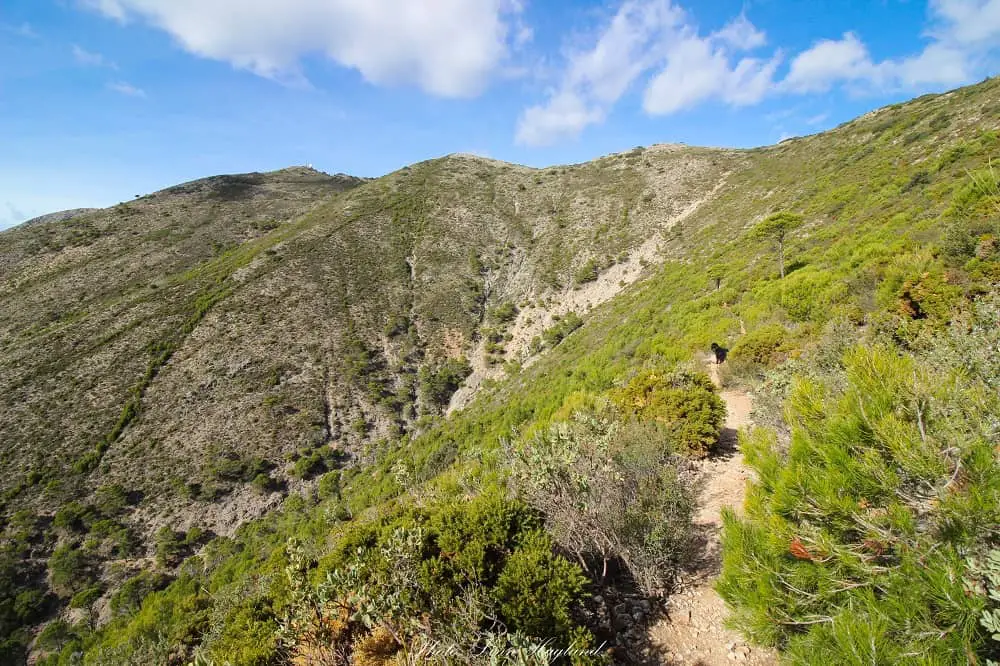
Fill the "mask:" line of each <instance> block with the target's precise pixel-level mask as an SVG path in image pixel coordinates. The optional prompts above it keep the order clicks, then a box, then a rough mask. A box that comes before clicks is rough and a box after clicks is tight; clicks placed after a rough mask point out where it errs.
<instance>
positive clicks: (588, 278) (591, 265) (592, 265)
mask: <svg viewBox="0 0 1000 666" xmlns="http://www.w3.org/2000/svg"><path fill="white" fill-rule="evenodd" d="M599 271H600V266H598V264H597V262H596V261H595V260H594V259H588V260H587V261H586V263H584V264H583V265H582V266H580V268H578V269H577V270H576V272H575V273H574V274H573V281H574V282H576V284H586V283H587V282H593V281H594V280H596V279H597V276H598V275H599Z"/></svg>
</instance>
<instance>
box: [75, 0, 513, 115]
mask: <svg viewBox="0 0 1000 666" xmlns="http://www.w3.org/2000/svg"><path fill="white" fill-rule="evenodd" d="M83 1H84V2H85V3H86V4H87V5H89V6H90V7H91V8H93V9H95V10H97V11H99V12H101V13H103V14H105V15H106V16H108V17H111V18H114V19H117V20H119V21H123V22H124V21H130V20H141V21H144V22H146V23H149V24H152V25H154V26H156V27H158V28H161V29H163V30H165V31H166V32H168V33H169V34H170V35H172V36H173V37H174V39H176V40H177V42H178V43H179V44H180V45H181V46H182V47H183V48H184V49H185V50H187V51H189V52H190V53H193V54H195V55H198V56H201V57H205V58H211V59H215V60H220V61H225V62H229V63H232V64H233V65H234V66H236V67H238V68H241V69H247V70H249V71H252V72H254V73H256V74H259V75H261V76H265V77H269V78H272V79H278V80H283V81H290V82H302V81H304V77H303V75H302V73H301V70H300V67H299V60H300V58H301V57H302V56H304V55H308V54H315V53H320V54H324V55H326V56H327V57H329V58H331V59H332V60H334V61H335V62H337V63H338V64H340V65H342V66H344V67H350V68H353V69H356V70H357V71H359V72H360V73H361V75H362V76H363V77H364V78H365V79H366V80H368V81H370V82H371V83H375V84H393V85H395V84H411V85H416V86H418V87H420V88H422V89H423V90H425V91H427V92H430V93H433V94H437V95H442V96H447V97H463V96H470V95H475V94H477V93H479V92H480V91H481V90H482V89H483V88H484V87H485V86H486V84H487V83H488V81H489V79H490V77H491V75H493V74H494V73H495V72H496V70H497V69H498V68H499V67H500V65H501V64H502V63H503V62H504V60H505V59H506V58H507V57H508V55H509V53H510V50H511V48H512V46H515V45H516V44H522V43H524V42H526V41H527V40H529V39H530V38H531V32H530V29H529V28H527V26H524V25H521V24H520V23H519V22H518V20H517V19H518V17H519V15H520V13H521V11H522V8H521V4H520V2H518V1H517V0H284V1H283V2H274V0H83ZM512 19H513V21H514V25H513V26H512V25H511V22H512ZM512 27H513V29H512ZM515 43H516V44H515Z"/></svg>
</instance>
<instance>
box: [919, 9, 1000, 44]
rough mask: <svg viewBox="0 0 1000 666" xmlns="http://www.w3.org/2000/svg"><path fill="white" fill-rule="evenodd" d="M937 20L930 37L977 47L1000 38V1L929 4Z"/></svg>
mask: <svg viewBox="0 0 1000 666" xmlns="http://www.w3.org/2000/svg"><path fill="white" fill-rule="evenodd" d="M931 13H932V15H933V16H934V17H935V19H936V20H937V22H938V23H937V25H936V26H934V27H933V28H932V29H931V31H930V34H931V35H933V36H934V37H935V38H937V39H938V40H940V41H944V42H954V43H958V44H967V45H978V44H988V43H990V42H992V43H993V45H994V46H995V43H996V40H997V38H1000V0H931Z"/></svg>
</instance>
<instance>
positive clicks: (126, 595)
mask: <svg viewBox="0 0 1000 666" xmlns="http://www.w3.org/2000/svg"><path fill="white" fill-rule="evenodd" d="M169 582H170V578H169V577H167V576H165V575H164V574H161V573H153V572H151V571H141V572H139V573H138V574H137V575H135V576H133V577H132V578H129V579H128V580H127V581H125V582H124V583H123V584H122V586H121V587H120V588H118V591H117V592H115V593H114V594H113V595H112V596H111V601H110V606H111V612H112V613H114V614H115V615H122V614H130V613H134V612H136V611H137V610H139V607H140V606H141V605H142V600H143V599H145V598H146V596H147V595H149V594H150V593H152V592H156V591H157V590H162V589H163V588H164V587H166V586H167V584H168V583H169Z"/></svg>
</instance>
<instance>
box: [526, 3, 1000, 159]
mask: <svg viewBox="0 0 1000 666" xmlns="http://www.w3.org/2000/svg"><path fill="white" fill-rule="evenodd" d="M928 26H929V27H928V29H927V31H926V33H925V35H924V36H925V37H926V38H927V40H928V41H927V42H926V44H925V45H924V46H923V48H922V49H921V50H920V51H918V52H916V53H914V54H911V55H907V56H902V57H898V58H894V59H885V60H881V61H879V60H875V59H874V58H872V56H871V53H870V52H869V50H868V47H867V45H866V44H865V43H864V41H863V39H862V38H861V37H860V36H859V35H857V34H856V33H853V32H847V33H844V34H843V35H842V36H840V37H835V38H824V39H820V40H818V41H816V42H815V43H814V44H813V45H812V46H811V47H810V48H808V49H806V50H804V51H802V52H800V53H798V54H796V55H794V57H791V59H790V61H789V64H788V67H787V68H786V69H785V70H784V73H783V74H779V69H781V68H782V64H783V62H785V60H786V58H785V54H784V52H783V50H782V49H780V48H772V49H767V44H768V39H767V35H766V34H765V33H764V32H763V31H762V30H759V29H758V28H757V27H756V26H754V25H753V23H751V21H750V20H749V19H748V18H747V16H746V15H744V14H741V15H739V16H737V17H736V18H734V19H733V20H732V21H730V22H729V23H728V24H727V25H726V26H724V27H723V28H721V29H720V30H717V31H715V32H712V33H708V34H703V33H702V32H701V31H700V30H699V29H698V26H697V25H696V24H695V23H694V21H693V19H692V18H691V17H690V15H689V14H688V13H687V12H686V11H685V10H684V9H683V8H682V7H680V6H679V5H678V4H676V3H675V2H674V1H673V0H625V1H624V2H623V3H622V4H621V5H620V8H619V10H618V12H617V13H616V14H615V15H614V17H613V18H612V19H611V21H610V22H609V23H608V24H607V25H606V26H605V27H604V29H603V30H601V31H599V32H598V33H596V34H595V36H594V38H593V41H592V46H591V47H590V48H589V49H584V50H581V51H575V52H572V53H570V54H569V55H568V56H567V58H566V62H565V66H564V68H563V70H562V74H561V77H560V81H559V83H558V84H557V85H555V86H554V87H553V88H551V89H550V90H549V91H548V99H547V100H546V101H544V102H543V103H541V104H535V105H532V106H529V107H528V108H526V109H525V110H524V111H523V112H522V114H521V118H520V120H519V123H518V126H517V132H516V136H515V139H516V141H517V143H519V144H523V145H529V146H539V145H546V144H551V143H555V142H558V141H561V140H564V139H566V138H572V137H575V136H577V135H579V134H580V132H582V131H583V130H584V129H585V128H586V127H588V126H590V125H595V124H598V123H602V122H604V120H605V118H607V116H608V114H609V113H610V111H611V109H612V108H613V107H614V105H615V104H617V103H618V101H619V100H620V98H622V97H623V96H624V94H625V92H626V91H627V90H628V89H629V88H630V87H631V86H633V85H635V84H636V83H637V82H639V81H641V80H643V79H645V81H644V86H645V87H644V90H643V95H642V109H643V111H644V112H645V113H646V114H647V115H650V116H658V115H668V114H673V113H677V112H680V111H684V110H687V109H691V108H693V107H696V106H698V105H700V104H703V103H706V102H711V101H717V102H722V103H723V104H727V105H729V106H748V105H753V104H757V103H759V102H761V101H762V100H764V99H766V98H769V97H774V96H779V95H784V96H807V95H816V94H821V93H826V92H828V91H830V90H831V89H834V88H843V89H845V90H847V91H848V92H850V93H852V94H879V93H886V92H897V91H911V90H914V91H915V90H919V89H922V88H924V89H926V87H928V86H954V85H960V84H963V83H968V82H970V81H972V80H973V79H974V78H976V76H977V75H979V74H981V73H982V72H984V71H986V70H988V66H987V65H988V64H989V62H990V61H991V60H990V57H989V56H991V55H995V54H996V52H997V51H998V50H1000V0H930V5H929V15H928ZM762 50H763V53H761V51H762ZM994 62H995V61H994ZM824 120H826V117H825V116H823V117H820V116H814V117H813V118H810V119H809V120H808V121H806V124H807V125H817V124H820V123H822V122H823V121H824Z"/></svg>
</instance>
